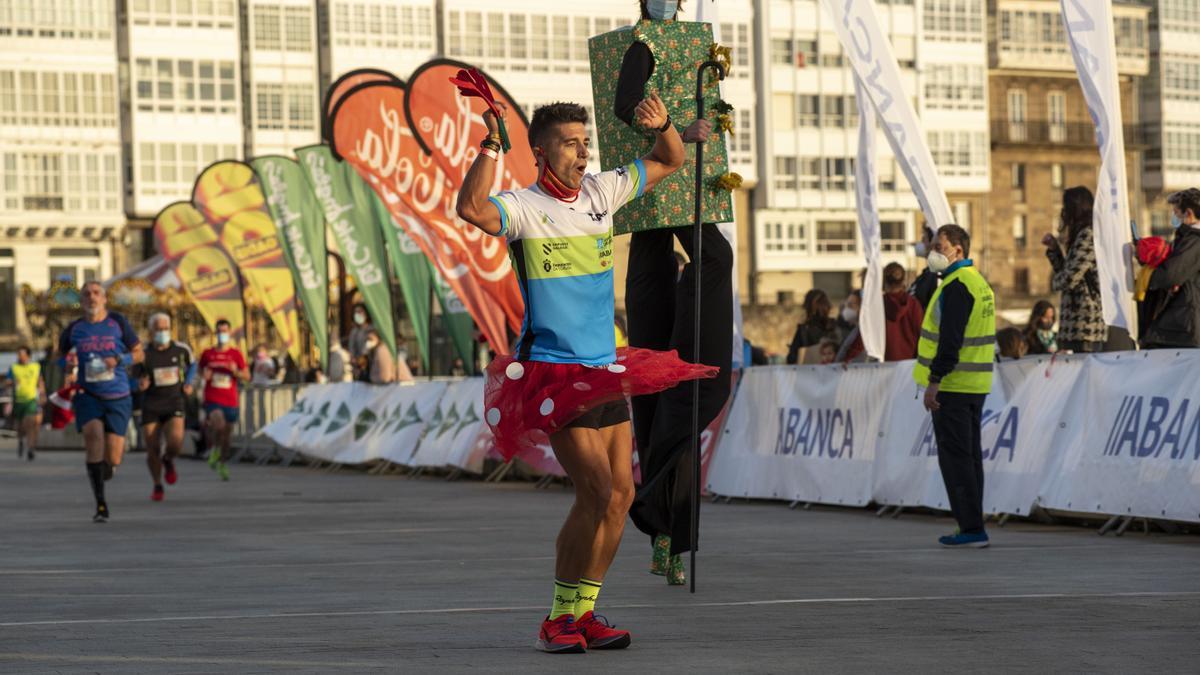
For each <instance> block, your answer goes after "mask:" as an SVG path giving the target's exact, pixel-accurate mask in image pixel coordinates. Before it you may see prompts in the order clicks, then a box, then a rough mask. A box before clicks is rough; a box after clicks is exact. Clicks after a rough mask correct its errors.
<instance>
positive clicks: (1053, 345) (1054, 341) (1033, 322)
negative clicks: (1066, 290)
mask: <svg viewBox="0 0 1200 675" xmlns="http://www.w3.org/2000/svg"><path fill="white" fill-rule="evenodd" d="M1056 322H1057V316H1056V313H1055V311H1054V303H1052V302H1050V301H1049V300H1038V301H1037V304H1036V305H1034V306H1033V311H1032V312H1031V313H1030V314H1029V325H1027V326H1025V342H1026V349H1027V353H1029V354H1054V353H1056V352H1057V351H1058V333H1057V332H1055V330H1054V324H1055V323H1056Z"/></svg>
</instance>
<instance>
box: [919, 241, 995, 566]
mask: <svg viewBox="0 0 1200 675" xmlns="http://www.w3.org/2000/svg"><path fill="white" fill-rule="evenodd" d="M970 252H971V238H970V235H968V234H967V231H966V230H964V229H962V228H961V227H959V226H957V225H943V226H942V227H941V228H940V229H939V230H938V233H937V237H936V239H934V243H933V251H931V252H930V253H929V258H928V260H929V268H930V269H931V270H933V271H934V272H936V273H940V274H942V277H943V279H944V281H943V282H942V285H941V286H940V287H938V290H937V292H935V293H934V294H933V298H932V299H931V300H930V302H929V310H928V311H927V312H926V313H925V320H924V322H923V323H922V325H921V338H920V340H919V342H918V343H917V364H916V366H914V368H913V379H914V380H916V383H917V385H918V386H921V387H925V408H926V410H929V411H930V413H932V415H933V432H934V435H935V436H936V438H937V445H938V466H939V467H940V468H941V471H942V480H943V481H944V482H945V484H946V494H947V495H948V496H949V498H950V510H951V511H952V512H953V513H954V519H955V520H956V521H958V532H956V533H955V534H952V535H947V536H944V537H942V538H940V539H939V540H938V543H940V544H941V545H942V546H944V547H947V548H983V547H986V546H987V545H988V536H987V533H986V532H985V531H984V529H983V448H982V446H981V444H980V426H981V425H982V422H983V404H984V401H985V400H986V399H987V395H988V393H989V392H990V391H991V390H992V371H993V369H994V368H995V363H994V350H995V345H996V296H995V294H994V293H993V292H992V288H991V286H989V285H988V283H987V281H985V280H984V278H983V276H982V275H981V274H980V273H979V271H978V270H977V269H976V268H975V265H974V263H972V261H971V259H970V258H969V257H968V256H969V255H970Z"/></svg>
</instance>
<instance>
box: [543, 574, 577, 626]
mask: <svg viewBox="0 0 1200 675" xmlns="http://www.w3.org/2000/svg"><path fill="white" fill-rule="evenodd" d="M578 592H579V584H570V583H567V582H565V581H559V580H558V579H555V580H554V600H553V601H552V602H551V603H550V620H551V621H553V620H554V619H557V618H558V617H560V616H571V615H574V614H575V596H576V595H577V594H578Z"/></svg>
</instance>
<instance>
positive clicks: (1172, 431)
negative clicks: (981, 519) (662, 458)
mask: <svg viewBox="0 0 1200 675" xmlns="http://www.w3.org/2000/svg"><path fill="white" fill-rule="evenodd" d="M912 367H913V364H912V362H911V361H909V362H902V363H886V364H866V365H855V366H850V367H848V368H841V367H837V366H773V367H763V368H750V369H747V370H746V371H744V374H743V376H742V381H741V384H740V386H739V389H738V392H737V395H736V397H735V398H734V402H733V405H732V409H731V411H730V413H729V418H728V421H727V423H726V426H725V431H724V433H723V437H722V438H721V442H720V445H719V447H718V448H717V451H716V452H715V458H714V459H713V460H712V465H711V467H710V469H709V472H708V480H707V487H708V489H709V490H710V491H711V492H713V493H715V494H718V495H725V496H739V497H753V498H765V499H782V500H788V501H793V500H796V501H803V502H814V503H822V504H841V505H847V506H865V505H866V504H868V503H870V502H876V503H878V504H883V505H896V506H924V507H929V508H935V509H947V508H948V503H947V499H946V490H945V487H944V485H943V483H942V478H941V472H940V470H939V469H938V463H937V444H936V441H935V440H934V437H933V430H932V425H931V422H930V418H929V414H928V413H927V412H926V411H925V410H924V408H923V406H922V402H921V396H920V393H919V391H918V389H917V386H916V385H915V384H914V383H913V381H912ZM299 396H300V397H299V399H298V400H297V401H296V403H295V405H294V406H293V407H292V408H291V409H290V410H288V411H287V412H286V413H285V414H283V415H282V416H279V417H278V418H276V419H274V421H273V422H271V423H270V424H267V425H266V426H264V427H262V428H261V431H260V432H259V433H260V435H264V436H266V437H269V438H270V439H271V440H273V441H274V442H276V443H278V444H279V445H282V446H284V447H286V448H289V449H292V450H295V451H297V452H300V453H302V454H304V455H307V456H310V457H314V458H317V459H322V460H325V461H329V462H336V463H339V464H359V463H365V462H372V461H376V460H386V461H388V462H392V463H394V464H399V465H403V466H409V467H413V468H420V467H431V468H458V469H462V470H464V471H469V472H472V473H479V472H480V471H481V469H482V466H483V460H484V459H485V458H486V457H487V456H488V455H489V453H490V452H491V450H492V442H491V434H490V431H489V430H488V428H487V425H486V424H484V423H483V421H482V417H483V410H482V405H483V380H482V378H470V379H465V380H458V381H449V382H446V381H436V382H422V383H419V384H416V385H413V386H389V387H379V386H373V385H367V384H361V383H351V384H337V385H310V386H308V387H306V388H305V389H304V390H303V391H302V392H301V393H300V395H299ZM982 444H983V451H984V470H985V473H986V487H985V490H984V509H985V511H986V512H988V513H1012V514H1028V513H1029V512H1030V510H1031V509H1032V508H1033V506H1035V505H1038V506H1041V507H1043V508H1047V509H1057V510H1065V511H1077V512H1086V513H1097V514H1107V515H1122V516H1136V517H1144V518H1162V519H1170V520H1180V521H1190V522H1200V350H1184V351H1179V352H1175V351H1149V352H1123V353H1113V354H1103V355H1094V356H1068V357H1063V358H1057V359H1050V358H1048V357H1044V358H1034V359H1024V360H1022V361H1014V362H1006V363H1003V364H1000V365H998V366H997V371H996V378H995V384H994V386H993V391H992V393H991V395H990V396H989V397H988V399H987V404H986V405H985V412H984V420H983V428H982ZM535 459H536V458H527V461H531V462H532V466H534V467H535V469H537V470H539V471H542V472H547V473H557V471H555V470H554V469H555V468H556V467H555V466H550V465H552V464H553V460H552V459H550V460H548V461H547V462H546V463H545V466H541V465H539V464H538V462H537V461H534V460H535ZM543 459H544V458H543Z"/></svg>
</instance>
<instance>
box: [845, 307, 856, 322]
mask: <svg viewBox="0 0 1200 675" xmlns="http://www.w3.org/2000/svg"><path fill="white" fill-rule="evenodd" d="M842 321H845V322H846V323H854V322H855V321H858V310H856V309H854V308H852V307H843V308H842Z"/></svg>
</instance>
